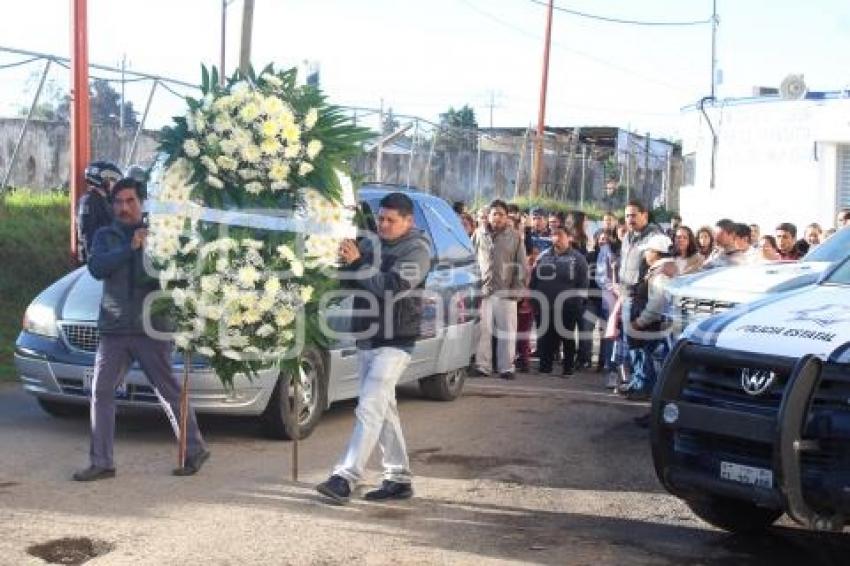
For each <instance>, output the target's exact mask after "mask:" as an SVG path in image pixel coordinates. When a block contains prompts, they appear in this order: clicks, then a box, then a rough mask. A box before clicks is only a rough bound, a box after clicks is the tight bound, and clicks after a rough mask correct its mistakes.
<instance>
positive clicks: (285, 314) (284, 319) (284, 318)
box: [274, 308, 295, 327]
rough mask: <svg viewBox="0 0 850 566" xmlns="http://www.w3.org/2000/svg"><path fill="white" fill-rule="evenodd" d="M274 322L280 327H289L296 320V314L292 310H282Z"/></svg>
mask: <svg viewBox="0 0 850 566" xmlns="http://www.w3.org/2000/svg"><path fill="white" fill-rule="evenodd" d="M274 320H275V323H276V324H277V325H278V326H279V327H284V326H289V325H290V324H292V321H293V320H295V312H294V311H293V310H292V309H288V308H282V309H281V310H280V311H278V313H277V315H276V316H275V319H274Z"/></svg>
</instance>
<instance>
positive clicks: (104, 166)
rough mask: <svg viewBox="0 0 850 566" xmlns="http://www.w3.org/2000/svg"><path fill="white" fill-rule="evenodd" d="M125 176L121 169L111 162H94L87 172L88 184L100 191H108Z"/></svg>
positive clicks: (87, 167) (87, 168) (90, 164)
mask: <svg viewBox="0 0 850 566" xmlns="http://www.w3.org/2000/svg"><path fill="white" fill-rule="evenodd" d="M123 176H124V174H123V173H122V172H121V169H120V168H119V167H118V166H117V165H115V164H114V163H110V162H109V161H92V162H91V163H89V164H88V165H87V166H86V170H85V177H86V183H88V184H89V185H93V186H95V187H98V188H100V189H108V188H109V186H110V185H111V184H114V183H116V182H117V181H118V180H119V179H121V178H122V177H123Z"/></svg>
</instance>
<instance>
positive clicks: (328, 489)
mask: <svg viewBox="0 0 850 566" xmlns="http://www.w3.org/2000/svg"><path fill="white" fill-rule="evenodd" d="M316 491H318V492H319V493H321V494H322V495H324V496H325V497H327V498H328V499H331V500H333V501H334V503H338V504H340V505H344V504H345V503H348V499H349V498H350V497H351V486H350V485H348V480H346V479H345V478H344V477H342V476H337V475H333V476H331V477H329V478H328V479H327V481H325V482H322V483H320V484H319V485H317V486H316Z"/></svg>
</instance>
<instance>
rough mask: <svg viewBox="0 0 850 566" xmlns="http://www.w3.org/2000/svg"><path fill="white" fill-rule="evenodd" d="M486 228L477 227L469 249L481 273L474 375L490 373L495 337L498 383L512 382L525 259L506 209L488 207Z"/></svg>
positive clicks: (499, 205) (498, 204)
mask: <svg viewBox="0 0 850 566" xmlns="http://www.w3.org/2000/svg"><path fill="white" fill-rule="evenodd" d="M489 208H490V214H489V217H488V220H489V228H482V227H479V228H478V229H477V230H476V231H475V233H474V234H473V235H472V245H473V246H474V248H475V253H476V255H477V257H478V267H479V268H480V269H481V285H482V288H481V294H482V299H481V327H480V330H481V337H480V339H479V341H478V349H477V350H476V353H475V365H476V372H475V373H476V374H477V375H481V376H486V375H490V373H491V372H492V370H493V366H494V364H493V359H492V358H493V355H492V340H493V336H494V335H495V336H496V340H497V344H498V346H497V348H496V354H497V359H496V364H495V366H496V368H497V370H498V372H499V377H501V378H502V379H513V378H514V356H515V354H516V333H517V301H518V300H519V299H521V298H522V294H523V292H524V290H525V287H526V259H525V246H524V244H523V241H522V234H521V233H520V232H518V231H517V230H514V228H513V227H512V226H511V225H510V222H509V220H508V205H507V204H505V202H504V201H501V200H494V201H493V202H491V203H490V207H489Z"/></svg>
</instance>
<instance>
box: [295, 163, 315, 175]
mask: <svg viewBox="0 0 850 566" xmlns="http://www.w3.org/2000/svg"><path fill="white" fill-rule="evenodd" d="M313 169H314V167H313V165H312V164H310V163H307V162H306V161H304V162H302V163H301V165H299V166H298V175H300V176H301V177H304V176H306V175H309V174H310V173H312V172H313Z"/></svg>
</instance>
